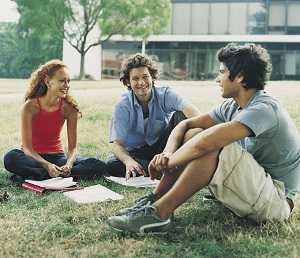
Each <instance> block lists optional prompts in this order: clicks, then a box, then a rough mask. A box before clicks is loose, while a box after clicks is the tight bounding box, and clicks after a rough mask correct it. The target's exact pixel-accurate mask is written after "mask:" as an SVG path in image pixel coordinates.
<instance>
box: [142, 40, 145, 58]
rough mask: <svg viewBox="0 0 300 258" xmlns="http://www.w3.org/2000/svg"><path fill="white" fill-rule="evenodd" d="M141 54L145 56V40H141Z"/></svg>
mask: <svg viewBox="0 0 300 258" xmlns="http://www.w3.org/2000/svg"><path fill="white" fill-rule="evenodd" d="M142 54H143V55H145V54H146V40H145V39H143V41H142Z"/></svg>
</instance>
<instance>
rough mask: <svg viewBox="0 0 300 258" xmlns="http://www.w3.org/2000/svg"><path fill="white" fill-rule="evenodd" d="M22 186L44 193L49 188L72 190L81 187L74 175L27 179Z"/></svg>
mask: <svg viewBox="0 0 300 258" xmlns="http://www.w3.org/2000/svg"><path fill="white" fill-rule="evenodd" d="M22 187H23V188H24V189H26V190H28V191H31V192H35V193H38V194H42V193H44V192H45V191H47V190H50V191H71V190H77V189H81V187H79V186H78V185H77V182H74V181H73V177H66V178H63V177H55V178H51V179H47V180H42V181H37V180H25V182H24V183H23V184H22Z"/></svg>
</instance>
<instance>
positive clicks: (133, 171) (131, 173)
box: [125, 159, 146, 180]
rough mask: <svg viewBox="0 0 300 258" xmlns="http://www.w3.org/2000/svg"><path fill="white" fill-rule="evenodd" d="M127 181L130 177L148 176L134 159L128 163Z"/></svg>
mask: <svg viewBox="0 0 300 258" xmlns="http://www.w3.org/2000/svg"><path fill="white" fill-rule="evenodd" d="M125 166H126V176H125V177H126V180H127V179H129V178H130V177H135V176H136V175H137V174H139V175H144V176H146V172H145V170H144V169H143V167H142V166H141V165H140V164H139V163H138V162H136V161H135V160H134V159H130V160H128V161H127V162H126V164H125Z"/></svg>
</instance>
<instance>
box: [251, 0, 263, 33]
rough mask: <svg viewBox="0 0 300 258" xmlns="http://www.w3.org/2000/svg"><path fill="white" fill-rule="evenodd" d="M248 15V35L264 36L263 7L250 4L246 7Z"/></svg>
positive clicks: (257, 4) (258, 4)
mask: <svg viewBox="0 0 300 258" xmlns="http://www.w3.org/2000/svg"><path fill="white" fill-rule="evenodd" d="M248 14H249V15H248V32H249V33H250V34H265V32H266V31H265V27H266V7H265V5H264V4H261V3H250V4H249V7H248Z"/></svg>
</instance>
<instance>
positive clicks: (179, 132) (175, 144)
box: [163, 121, 187, 153]
mask: <svg viewBox="0 0 300 258" xmlns="http://www.w3.org/2000/svg"><path fill="white" fill-rule="evenodd" d="M186 131H187V124H186V123H185V122H184V121H183V122H181V123H179V124H178V125H177V126H176V127H175V128H174V129H173V131H172V132H171V134H170V136H169V139H168V141H167V144H166V147H165V148H164V151H163V152H166V153H174V152H175V151H176V150H177V149H178V148H179V146H180V145H181V144H182V142H183V139H184V135H185V133H186Z"/></svg>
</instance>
